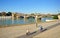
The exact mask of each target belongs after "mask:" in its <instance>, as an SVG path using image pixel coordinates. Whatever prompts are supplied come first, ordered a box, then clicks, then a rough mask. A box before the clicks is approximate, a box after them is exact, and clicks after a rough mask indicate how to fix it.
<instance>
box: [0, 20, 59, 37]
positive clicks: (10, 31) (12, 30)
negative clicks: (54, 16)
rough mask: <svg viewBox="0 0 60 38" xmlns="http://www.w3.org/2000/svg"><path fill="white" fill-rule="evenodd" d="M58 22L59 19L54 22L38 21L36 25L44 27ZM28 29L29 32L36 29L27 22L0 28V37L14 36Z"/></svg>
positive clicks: (22, 33)
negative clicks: (26, 23)
mask: <svg viewBox="0 0 60 38" xmlns="http://www.w3.org/2000/svg"><path fill="white" fill-rule="evenodd" d="M56 23H59V20H57V21H54V22H44V23H39V24H38V25H42V26H43V27H44V28H45V27H48V26H51V25H53V24H56ZM27 29H29V31H30V32H32V31H35V30H37V29H38V27H36V25H35V24H28V25H21V26H20V25H18V26H17V25H16V26H13V27H12V26H11V27H6V28H0V38H16V37H19V36H21V35H24V34H25V33H26V30H27Z"/></svg>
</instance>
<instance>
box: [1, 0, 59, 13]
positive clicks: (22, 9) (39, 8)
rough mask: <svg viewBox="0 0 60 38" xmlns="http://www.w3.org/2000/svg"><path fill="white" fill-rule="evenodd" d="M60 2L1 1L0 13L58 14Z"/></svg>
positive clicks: (51, 0) (53, 0)
mask: <svg viewBox="0 0 60 38" xmlns="http://www.w3.org/2000/svg"><path fill="white" fill-rule="evenodd" d="M58 10H60V0H0V12H2V11H5V12H19V13H42V14H47V13H53V14H56V13H58V12H57V11H58Z"/></svg>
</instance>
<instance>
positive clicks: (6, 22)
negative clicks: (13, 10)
mask: <svg viewBox="0 0 60 38" xmlns="http://www.w3.org/2000/svg"><path fill="white" fill-rule="evenodd" d="M47 19H48V20H50V19H53V18H41V20H40V19H39V22H46V20H47ZM31 23H35V19H34V18H29V19H24V18H19V19H0V26H1V25H11V24H31Z"/></svg>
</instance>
